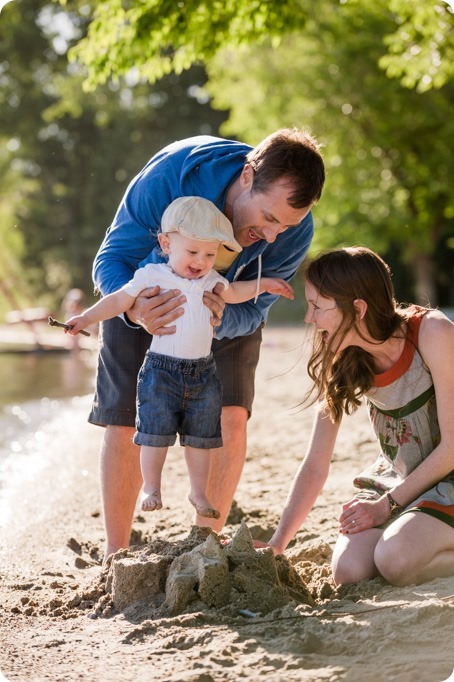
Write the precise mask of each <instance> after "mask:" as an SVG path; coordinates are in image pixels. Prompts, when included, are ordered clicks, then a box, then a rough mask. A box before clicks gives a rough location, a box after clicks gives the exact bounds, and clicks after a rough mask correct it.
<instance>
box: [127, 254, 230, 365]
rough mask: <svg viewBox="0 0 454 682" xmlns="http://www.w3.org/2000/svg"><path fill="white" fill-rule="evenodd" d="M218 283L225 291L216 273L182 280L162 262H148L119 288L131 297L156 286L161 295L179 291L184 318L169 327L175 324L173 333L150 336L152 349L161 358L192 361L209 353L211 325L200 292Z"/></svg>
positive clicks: (226, 283)
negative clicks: (170, 291) (167, 356)
mask: <svg viewBox="0 0 454 682" xmlns="http://www.w3.org/2000/svg"><path fill="white" fill-rule="evenodd" d="M217 282H221V283H222V284H223V285H224V287H225V288H226V289H227V288H228V286H229V282H228V280H226V279H225V277H222V275H220V274H219V273H218V272H216V270H210V272H209V273H208V274H207V275H205V276H204V277H201V278H200V279H185V278H184V277H179V276H178V275H176V274H175V273H174V272H172V270H171V269H170V268H169V266H168V265H167V264H165V263H149V264H148V265H145V266H144V267H143V268H139V269H138V270H136V272H135V274H134V277H133V279H132V280H131V281H130V282H128V283H127V284H125V285H124V286H123V287H122V291H125V292H126V293H127V294H129V295H130V296H134V297H136V296H138V295H139V294H140V292H141V291H142V289H146V288H147V287H154V286H159V287H161V292H163V293H164V292H165V291H169V290H170V289H179V290H180V291H181V293H182V294H184V296H186V303H184V304H183V308H184V315H182V316H181V317H179V318H178V319H177V320H175V321H174V322H171V323H170V324H169V326H172V325H175V326H176V332H175V334H168V335H166V336H157V335H155V336H153V340H152V342H151V346H150V348H151V350H152V351H153V352H155V353H161V354H162V355H169V356H171V357H175V358H185V359H190V360H194V359H196V358H205V357H207V355H209V354H210V352H211V342H212V341H213V327H212V326H211V324H210V318H211V315H212V313H211V311H210V310H209V308H207V306H206V305H205V304H204V303H203V292H204V291H212V290H213V288H214V286H215V284H216V283H217Z"/></svg>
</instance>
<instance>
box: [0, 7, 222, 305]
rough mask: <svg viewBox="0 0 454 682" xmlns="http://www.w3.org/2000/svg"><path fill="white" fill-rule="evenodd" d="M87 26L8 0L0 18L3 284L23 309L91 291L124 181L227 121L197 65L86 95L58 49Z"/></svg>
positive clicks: (79, 17)
mask: <svg viewBox="0 0 454 682" xmlns="http://www.w3.org/2000/svg"><path fill="white" fill-rule="evenodd" d="M85 28H86V20H85V19H84V15H83V14H82V13H81V12H80V11H77V12H76V11H75V8H73V10H71V11H70V10H69V9H68V8H67V10H66V11H65V12H63V11H62V9H61V8H60V7H59V6H58V5H55V4H52V3H48V2H46V1H45V0H15V2H13V3H8V4H7V5H6V6H5V8H4V9H3V10H2V13H1V30H2V40H1V43H0V79H1V85H2V87H1V90H0V141H1V145H0V149H1V152H0V169H1V170H2V188H1V189H0V206H1V208H2V226H1V227H0V230H1V231H2V236H5V238H7V239H5V241H3V242H2V245H3V254H2V259H1V261H2V262H0V277H1V278H3V279H4V278H5V277H6V276H8V277H10V276H12V274H13V273H15V274H16V275H17V276H18V277H17V279H18V281H19V278H20V286H21V287H22V288H24V287H25V283H24V282H25V281H28V282H29V287H28V292H29V294H28V304H29V305H30V304H32V303H33V301H35V300H36V297H38V296H40V295H41V294H43V293H44V292H53V297H54V299H55V300H58V299H61V298H62V296H63V295H64V293H65V291H66V290H67V289H68V288H69V287H71V286H78V287H81V288H82V289H84V290H85V291H86V292H87V293H90V291H91V290H92V283H91V265H92V261H93V257H94V255H95V253H96V251H97V248H98V246H99V244H100V242H101V240H102V238H103V236H104V233H105V230H106V228H107V227H108V226H109V224H110V223H111V221H112V218H113V215H114V213H115V210H116V208H117V206H118V203H119V201H120V198H121V196H122V194H123V192H124V190H125V188H126V185H127V183H128V182H129V181H130V180H131V178H132V177H133V176H134V175H135V174H136V173H137V172H138V171H139V170H140V168H141V167H142V166H143V165H144V163H145V162H146V161H147V160H148V159H149V158H150V156H151V155H152V154H153V153H154V152H155V151H157V150H158V149H160V148H161V147H162V146H163V145H165V144H167V143H168V142H171V141H173V140H175V139H179V138H181V137H185V136H189V135H193V134H199V133H201V132H202V133H203V132H206V133H216V132H217V130H218V126H219V123H220V122H221V121H223V120H224V119H225V114H223V113H219V112H213V111H212V110H211V109H210V107H209V105H208V98H207V97H206V96H205V95H201V86H202V85H203V84H204V82H205V80H206V77H205V73H204V71H203V69H202V68H200V67H195V68H193V69H192V70H191V71H188V72H185V73H184V74H182V75H181V76H177V75H175V74H171V75H170V76H168V77H167V78H165V79H163V80H162V81H161V82H160V83H159V84H156V86H154V87H151V86H150V85H149V84H147V83H143V82H141V81H140V80H139V79H138V77H137V74H135V73H133V72H131V73H129V75H128V79H127V80H123V81H122V82H119V83H109V84H108V85H106V86H105V87H99V88H98V89H97V90H96V92H92V93H84V92H83V89H82V82H83V80H84V78H85V76H86V72H85V71H84V70H82V69H81V68H80V66H78V65H74V64H71V65H69V64H68V61H67V58H66V51H67V49H68V46H70V45H71V44H74V43H75V41H76V40H77V39H78V38H80V36H82V35H83V34H84V31H85ZM5 248H6V251H5ZM7 262H8V263H9V264H11V263H15V265H14V266H13V267H11V265H8V266H7V265H6V263H7ZM2 264H3V267H2ZM19 268H22V270H23V271H22V272H20V273H19ZM12 279H14V278H12ZM32 292H33V293H32Z"/></svg>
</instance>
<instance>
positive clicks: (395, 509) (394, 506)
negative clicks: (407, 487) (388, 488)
mask: <svg viewBox="0 0 454 682" xmlns="http://www.w3.org/2000/svg"><path fill="white" fill-rule="evenodd" d="M386 497H387V498H388V502H389V511H390V515H391V516H395V515H396V514H399V513H400V512H401V511H402V509H403V507H402V505H400V504H398V503H397V502H396V500H395V499H394V498H393V496H392V495H391V493H386Z"/></svg>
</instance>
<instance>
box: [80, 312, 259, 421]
mask: <svg viewBox="0 0 454 682" xmlns="http://www.w3.org/2000/svg"><path fill="white" fill-rule="evenodd" d="M151 340H152V336H150V334H147V332H146V331H145V330H144V329H133V328H131V327H128V326H127V325H126V324H125V323H124V322H123V320H121V319H120V318H119V317H115V318H114V319H112V320H107V321H106V322H102V323H101V326H100V334H99V359H98V369H97V374H96V391H95V396H94V400H93V405H92V409H91V412H90V415H89V418H88V421H89V422H90V423H91V424H98V425H100V426H107V425H111V426H130V427H133V426H134V424H135V417H136V388H137V376H138V373H139V371H140V368H141V366H142V363H143V361H144V358H145V354H146V352H147V351H148V350H149V348H150V343H151ZM261 341H262V327H259V328H258V329H256V330H255V332H253V333H252V334H249V335H248V336H238V337H236V338H234V339H222V340H220V341H219V340H218V339H214V340H213V344H212V351H213V355H214V359H215V361H216V367H217V375H218V377H219V379H220V381H221V384H222V405H223V407H227V406H238V407H244V408H245V409H246V410H247V411H248V414H249V416H250V414H251V410H252V403H253V400H254V378H255V370H256V367H257V363H258V360H259V355H260V345H261Z"/></svg>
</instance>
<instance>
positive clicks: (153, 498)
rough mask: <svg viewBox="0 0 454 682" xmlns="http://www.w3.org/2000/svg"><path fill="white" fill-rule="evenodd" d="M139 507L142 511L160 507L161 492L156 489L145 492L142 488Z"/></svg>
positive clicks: (154, 509)
mask: <svg viewBox="0 0 454 682" xmlns="http://www.w3.org/2000/svg"><path fill="white" fill-rule="evenodd" d="M141 509H142V511H156V510H157V509H162V500H161V493H160V492H159V491H156V490H152V491H150V492H149V493H147V492H146V491H145V490H144V492H143V497H142V505H141Z"/></svg>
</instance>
